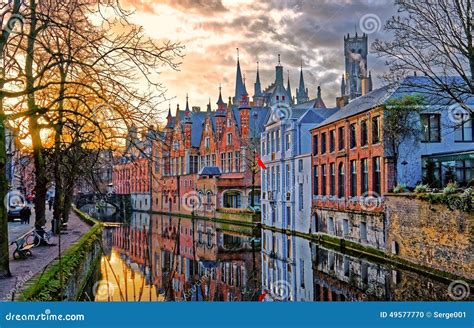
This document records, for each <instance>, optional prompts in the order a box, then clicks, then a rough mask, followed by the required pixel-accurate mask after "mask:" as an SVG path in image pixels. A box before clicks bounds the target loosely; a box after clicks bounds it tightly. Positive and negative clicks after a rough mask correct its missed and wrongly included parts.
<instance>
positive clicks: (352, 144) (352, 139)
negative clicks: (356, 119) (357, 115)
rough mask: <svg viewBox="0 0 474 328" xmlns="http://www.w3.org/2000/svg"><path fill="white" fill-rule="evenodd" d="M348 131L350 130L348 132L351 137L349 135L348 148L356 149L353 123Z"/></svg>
mask: <svg viewBox="0 0 474 328" xmlns="http://www.w3.org/2000/svg"><path fill="white" fill-rule="evenodd" d="M350 130H351V131H350V132H351V135H350V147H351V149H352V148H355V147H357V139H356V125H355V123H353V124H351V127H350Z"/></svg>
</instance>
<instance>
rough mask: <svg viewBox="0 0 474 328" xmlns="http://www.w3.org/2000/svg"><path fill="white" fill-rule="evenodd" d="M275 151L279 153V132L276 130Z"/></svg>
mask: <svg viewBox="0 0 474 328" xmlns="http://www.w3.org/2000/svg"><path fill="white" fill-rule="evenodd" d="M276 151H280V130H276Z"/></svg>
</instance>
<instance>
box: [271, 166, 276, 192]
mask: <svg viewBox="0 0 474 328" xmlns="http://www.w3.org/2000/svg"><path fill="white" fill-rule="evenodd" d="M271 172H272V180H271V181H272V182H271V186H272V190H275V189H276V188H275V167H274V166H272V169H271Z"/></svg>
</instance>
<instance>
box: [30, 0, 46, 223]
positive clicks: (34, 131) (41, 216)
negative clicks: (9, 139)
mask: <svg viewBox="0 0 474 328" xmlns="http://www.w3.org/2000/svg"><path fill="white" fill-rule="evenodd" d="M30 11H31V23H30V31H29V33H28V45H27V53H26V59H25V76H26V89H27V90H28V100H27V105H28V110H29V111H30V113H32V114H31V116H30V117H29V132H30V136H31V142H32V145H33V159H34V166H35V178H36V179H35V180H36V185H35V227H36V229H37V230H41V229H42V227H43V226H44V225H45V224H46V217H45V210H46V204H45V202H46V191H47V188H46V184H47V179H46V170H45V161H44V154H43V143H42V141H41V135H40V126H39V124H38V116H37V115H36V114H35V112H36V110H37V106H36V102H35V94H34V91H33V90H34V74H33V53H34V45H35V40H36V36H37V30H36V23H37V17H36V1H35V0H30Z"/></svg>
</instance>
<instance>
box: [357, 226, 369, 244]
mask: <svg viewBox="0 0 474 328" xmlns="http://www.w3.org/2000/svg"><path fill="white" fill-rule="evenodd" d="M359 230H360V241H363V242H366V241H367V223H365V222H361V223H360V226H359Z"/></svg>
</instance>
